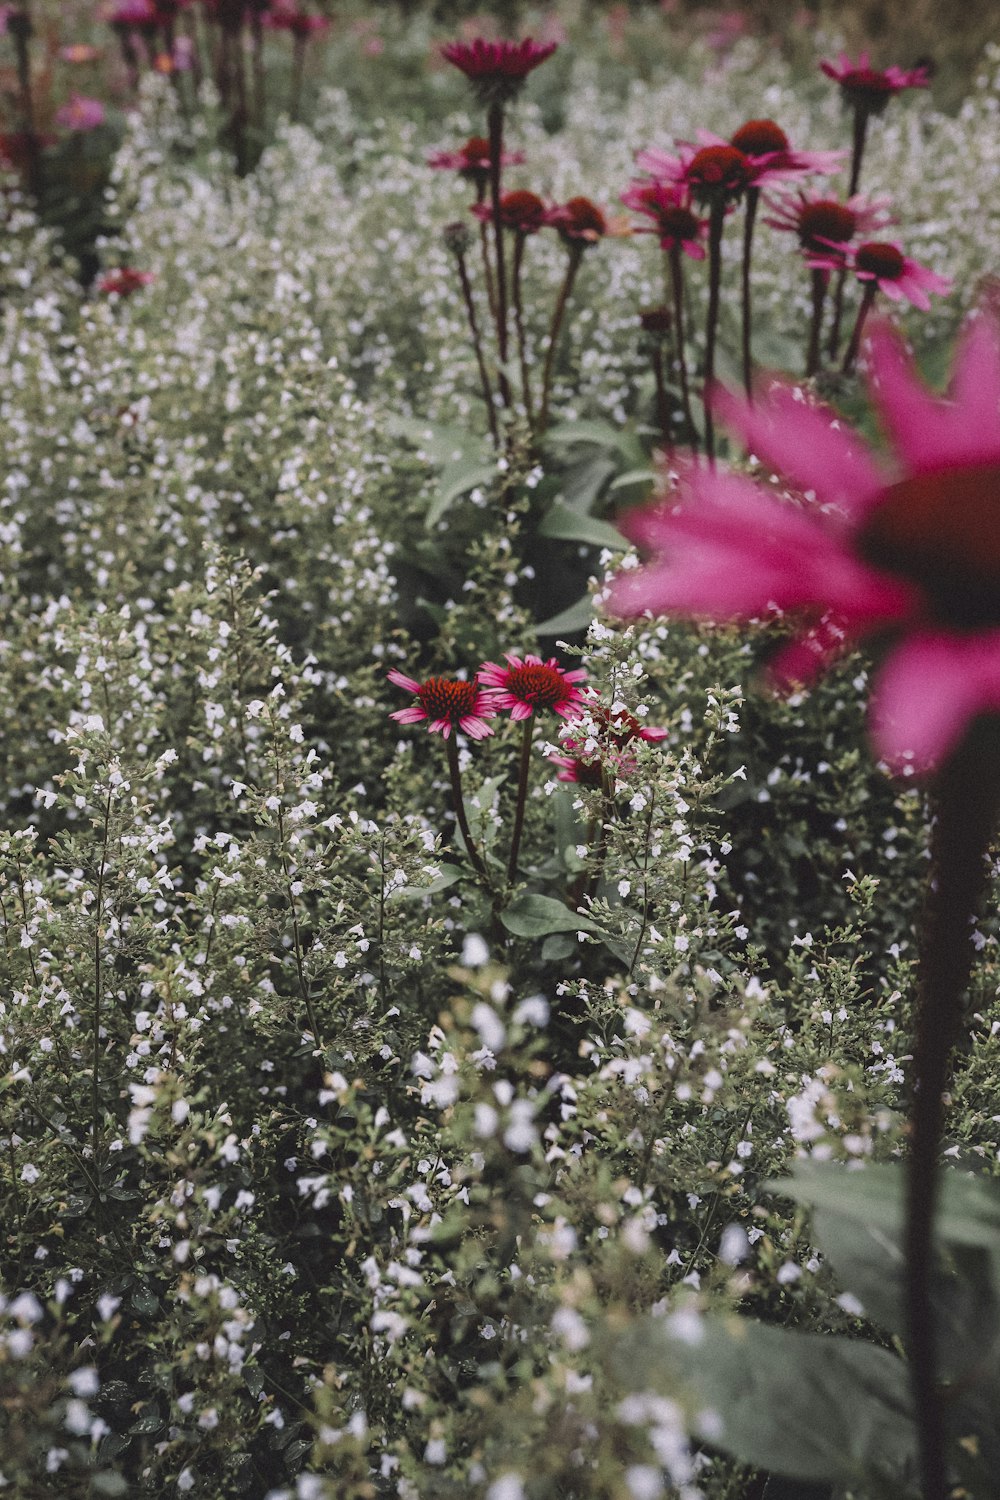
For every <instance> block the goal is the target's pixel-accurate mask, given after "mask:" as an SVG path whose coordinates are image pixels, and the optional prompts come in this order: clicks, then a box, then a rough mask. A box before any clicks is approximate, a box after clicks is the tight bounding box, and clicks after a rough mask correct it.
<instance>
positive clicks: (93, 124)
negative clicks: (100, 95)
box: [56, 94, 107, 132]
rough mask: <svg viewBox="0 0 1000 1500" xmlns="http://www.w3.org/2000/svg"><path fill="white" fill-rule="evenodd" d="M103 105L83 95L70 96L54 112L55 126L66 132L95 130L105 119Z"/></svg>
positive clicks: (97, 100)
mask: <svg viewBox="0 0 1000 1500" xmlns="http://www.w3.org/2000/svg"><path fill="white" fill-rule="evenodd" d="M106 118H107V117H106V114H105V110H104V105H103V104H102V103H101V101H100V99H87V98H85V97H84V95H83V94H71V95H70V97H69V99H67V101H66V103H65V104H63V105H61V106H60V108H59V109H57V110H56V124H57V125H62V126H63V128H64V129H66V130H76V131H81V132H82V131H86V130H96V129H97V127H98V126H99V125H103V124H104V121H105V119H106Z"/></svg>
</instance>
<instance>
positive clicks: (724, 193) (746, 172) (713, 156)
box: [635, 141, 755, 206]
mask: <svg viewBox="0 0 1000 1500" xmlns="http://www.w3.org/2000/svg"><path fill="white" fill-rule="evenodd" d="M635 160H636V165H637V166H638V167H640V168H641V170H642V171H643V172H648V173H649V175H650V176H651V177H653V178H655V180H656V181H657V182H668V183H673V184H675V185H676V186H678V187H681V188H684V189H686V190H687V191H688V192H689V193H690V194H691V196H692V197H693V198H695V199H696V200H697V201H698V202H699V203H703V204H706V205H708V206H712V205H714V204H715V203H718V202H723V203H726V204H729V203H733V202H735V200H736V199H737V198H738V197H739V196H740V194H741V193H742V192H744V191H745V189H746V188H748V187H749V186H750V185H751V183H752V182H753V181H754V170H755V169H754V165H753V162H752V161H751V159H750V157H749V156H747V154H746V152H744V151H740V150H739V149H738V148H737V147H736V146H730V145H729V144H728V142H726V141H720V142H719V143H718V144H713V145H708V146H693V145H692V144H691V143H690V142H689V141H681V142H678V146H677V152H676V153H674V152H671V151H663V150H661V149H660V147H658V146H652V147H650V148H649V149H648V150H646V151H640V152H638V154H637V155H636V158H635Z"/></svg>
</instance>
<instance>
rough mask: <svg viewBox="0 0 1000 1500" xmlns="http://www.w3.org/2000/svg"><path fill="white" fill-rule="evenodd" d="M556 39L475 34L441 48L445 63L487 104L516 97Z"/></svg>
mask: <svg viewBox="0 0 1000 1500" xmlns="http://www.w3.org/2000/svg"><path fill="white" fill-rule="evenodd" d="M555 50H556V43H555V42H536V41H535V40H534V39H533V38H532V37H530V36H528V37H525V38H524V40H523V41H520V42H490V41H487V40H486V38H485V37H481V36H480V37H476V38H475V40H473V41H471V42H446V43H445V44H444V46H443V47H442V48H441V56H442V57H443V58H444V60H445V62H450V63H453V64H454V66H455V67H456V68H459V69H460V70H461V72H463V73H464V74H465V76H466V78H468V80H469V82H470V83H471V84H472V85H473V87H474V88H475V89H476V90H477V92H478V93H479V94H480V95H481V97H482V98H483V100H484V101H485V102H486V103H491V102H492V103H503V102H504V101H505V100H507V99H513V98H514V96H515V95H516V94H517V93H518V92H519V90H520V89H521V87H522V85H523V83H524V80H525V79H526V78H527V76H528V74H529V73H530V72H532V71H533V69H535V68H537V67H538V66H539V64H540V63H543V62H544V61H545V59H546V58H547V57H551V56H552V54H553V52H554V51H555Z"/></svg>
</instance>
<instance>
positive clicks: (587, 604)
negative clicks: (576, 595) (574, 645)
mask: <svg viewBox="0 0 1000 1500" xmlns="http://www.w3.org/2000/svg"><path fill="white" fill-rule="evenodd" d="M593 618H594V601H593V599H592V598H591V597H590V595H589V594H584V596H583V598H582V599H578V600H577V601H576V603H575V604H571V605H569V607H568V608H567V609H562V610H560V611H559V613H558V614H557V615H550V616H549V618H548V619H547V620H542V621H541V623H540V624H538V625H536V626H535V634H536V635H575V634H576V632H577V631H578V630H586V628H587V626H588V625H589V624H590V622H591V620H592V619H593Z"/></svg>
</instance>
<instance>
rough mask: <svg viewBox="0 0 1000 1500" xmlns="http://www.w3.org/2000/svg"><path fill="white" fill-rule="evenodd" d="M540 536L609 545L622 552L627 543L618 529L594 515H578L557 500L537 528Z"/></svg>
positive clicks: (592, 544) (593, 544)
mask: <svg viewBox="0 0 1000 1500" xmlns="http://www.w3.org/2000/svg"><path fill="white" fill-rule="evenodd" d="M538 532H539V535H540V536H547V537H553V538H555V539H557V540H559V541H563V542H586V543H587V544H588V546H591V547H611V548H613V549H614V550H615V551H616V552H624V550H625V548H626V547H627V546H628V545H629V544H628V542H627V541H626V540H625V538H624V537H623V536H622V534H621V532H620V531H617V530H616V529H615V527H614V526H611V525H609V523H608V522H607V521H601V520H599V519H598V518H597V517H596V516H586V515H580V514H579V512H577V511H575V510H571V509H570V507H569V506H568V505H565V504H564V503H563V501H561V500H557V501H556V503H555V504H554V505H553V507H552V509H551V510H550V511H549V513H548V515H546V516H545V517H544V518H543V520H542V523H541V525H540V526H539V528H538Z"/></svg>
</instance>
